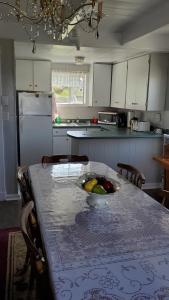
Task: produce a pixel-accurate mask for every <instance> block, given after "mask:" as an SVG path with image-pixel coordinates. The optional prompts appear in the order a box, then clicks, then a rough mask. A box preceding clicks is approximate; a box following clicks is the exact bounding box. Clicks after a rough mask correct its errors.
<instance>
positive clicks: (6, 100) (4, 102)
mask: <svg viewBox="0 0 169 300" xmlns="http://www.w3.org/2000/svg"><path fill="white" fill-rule="evenodd" d="M1 102H2V106H8V105H9V97H8V96H2V97H1Z"/></svg>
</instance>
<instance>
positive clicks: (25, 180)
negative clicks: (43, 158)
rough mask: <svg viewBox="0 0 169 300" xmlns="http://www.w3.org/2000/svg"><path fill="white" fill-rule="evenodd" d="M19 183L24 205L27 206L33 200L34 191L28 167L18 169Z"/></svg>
mask: <svg viewBox="0 0 169 300" xmlns="http://www.w3.org/2000/svg"><path fill="white" fill-rule="evenodd" d="M17 181H18V183H19V188H20V192H21V196H22V200H23V203H24V204H25V203H27V202H28V201H30V200H31V199H33V194H32V189H31V185H30V182H29V176H28V168H27V167H26V166H21V167H18V169H17Z"/></svg>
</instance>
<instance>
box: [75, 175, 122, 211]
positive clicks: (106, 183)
mask: <svg viewBox="0 0 169 300" xmlns="http://www.w3.org/2000/svg"><path fill="white" fill-rule="evenodd" d="M77 184H78V186H79V187H80V188H81V189H83V190H84V191H86V192H87V193H88V197H87V203H88V204H89V205H90V206H93V207H96V206H105V205H107V204H108V200H110V199H112V197H113V194H114V193H115V192H117V191H118V190H119V189H120V183H119V182H117V181H115V180H114V179H112V178H108V177H106V176H103V175H98V174H95V173H87V174H84V175H83V176H81V177H80V178H79V179H78V182H77Z"/></svg>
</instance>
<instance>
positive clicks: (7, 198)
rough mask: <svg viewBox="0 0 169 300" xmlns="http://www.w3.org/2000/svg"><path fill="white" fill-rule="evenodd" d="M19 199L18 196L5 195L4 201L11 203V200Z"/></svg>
mask: <svg viewBox="0 0 169 300" xmlns="http://www.w3.org/2000/svg"><path fill="white" fill-rule="evenodd" d="M20 199H21V197H20V195H19V194H6V197H5V200H7V201H12V200H20Z"/></svg>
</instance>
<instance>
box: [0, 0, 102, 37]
mask: <svg viewBox="0 0 169 300" xmlns="http://www.w3.org/2000/svg"><path fill="white" fill-rule="evenodd" d="M0 7H2V10H1V12H0V19H1V20H4V21H6V20H7V19H8V20H9V19H13V18H14V19H16V20H17V22H19V23H20V24H21V25H22V27H23V28H24V29H25V30H26V32H27V34H28V35H29V38H30V40H32V41H35V40H36V39H37V38H38V37H39V35H40V34H42V33H45V34H47V35H48V36H49V37H50V38H52V39H53V40H63V39H64V38H66V37H68V36H69V33H70V31H71V30H72V29H73V28H74V27H75V26H76V25H77V24H79V26H81V28H82V29H83V30H85V31H87V32H92V31H94V32H96V35H97V37H98V25H99V22H100V20H101V18H102V0H27V1H26V0H16V1H8V2H7V1H0Z"/></svg>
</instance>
